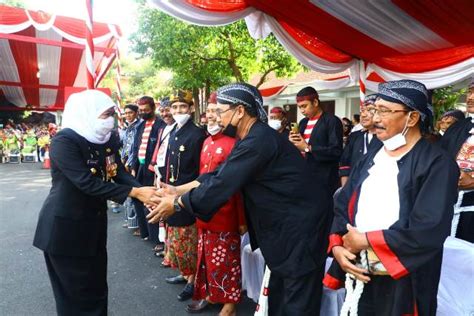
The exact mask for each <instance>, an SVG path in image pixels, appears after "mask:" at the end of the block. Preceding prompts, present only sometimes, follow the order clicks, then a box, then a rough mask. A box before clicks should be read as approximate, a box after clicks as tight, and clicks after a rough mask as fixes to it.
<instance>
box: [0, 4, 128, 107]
mask: <svg viewBox="0 0 474 316" xmlns="http://www.w3.org/2000/svg"><path fill="white" fill-rule="evenodd" d="M120 37H121V31H120V29H119V28H118V27H117V26H116V25H112V24H104V23H94V27H93V36H92V39H93V43H94V46H95V54H94V59H93V69H94V73H95V77H96V79H95V86H97V84H98V83H99V82H100V80H102V78H103V76H104V75H105V73H106V72H107V70H108V67H110V65H111V62H112V61H113V60H114V58H115V51H116V45H117V40H118V39H119V38H120ZM85 44H86V32H85V22H84V21H82V20H78V19H75V18H69V17H64V16H57V15H50V14H47V13H44V12H40V11H38V12H36V11H29V10H24V9H20V8H14V7H9V6H4V5H0V60H1V63H0V89H1V90H2V91H3V95H4V96H5V98H6V99H7V100H8V101H9V102H10V103H12V104H14V105H16V106H20V107H24V106H25V105H27V104H29V105H32V106H34V107H37V106H41V107H47V106H52V105H54V106H57V107H61V106H64V87H86V85H87V76H86V73H87V72H86V61H85V59H86V58H85V52H84V47H85Z"/></svg>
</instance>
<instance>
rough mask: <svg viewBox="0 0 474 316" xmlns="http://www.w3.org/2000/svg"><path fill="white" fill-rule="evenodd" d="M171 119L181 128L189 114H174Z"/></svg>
mask: <svg viewBox="0 0 474 316" xmlns="http://www.w3.org/2000/svg"><path fill="white" fill-rule="evenodd" d="M173 118H174V120H175V121H176V123H178V126H183V125H184V124H186V123H187V122H188V121H189V119H190V118H191V114H174V115H173Z"/></svg>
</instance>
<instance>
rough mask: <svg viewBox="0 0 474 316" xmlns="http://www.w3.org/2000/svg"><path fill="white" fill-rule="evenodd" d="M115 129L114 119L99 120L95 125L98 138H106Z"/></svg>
mask: <svg viewBox="0 0 474 316" xmlns="http://www.w3.org/2000/svg"><path fill="white" fill-rule="evenodd" d="M113 128H114V118H113V117H108V118H106V119H97V120H96V122H95V124H94V132H95V134H96V135H97V136H100V137H105V136H107V134H109V133H110V132H111V131H112V129H113Z"/></svg>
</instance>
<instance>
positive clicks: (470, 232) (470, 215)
mask: <svg viewBox="0 0 474 316" xmlns="http://www.w3.org/2000/svg"><path fill="white" fill-rule="evenodd" d="M456 237H457V238H459V239H463V240H465V241H469V242H471V243H474V212H461V214H460V215H459V224H458V229H457V231H456Z"/></svg>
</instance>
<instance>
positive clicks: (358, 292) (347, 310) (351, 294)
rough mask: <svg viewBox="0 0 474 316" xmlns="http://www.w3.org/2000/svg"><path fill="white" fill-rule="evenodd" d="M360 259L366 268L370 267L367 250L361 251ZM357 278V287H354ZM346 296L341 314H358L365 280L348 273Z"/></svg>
mask: <svg viewBox="0 0 474 316" xmlns="http://www.w3.org/2000/svg"><path fill="white" fill-rule="evenodd" d="M360 259H361V260H360V261H361V263H362V267H363V268H364V269H368V267H369V264H368V261H367V251H365V250H363V251H361V252H360ZM354 280H355V287H354ZM345 287H346V298H345V300H344V304H342V308H341V314H340V315H341V316H349V315H350V316H357V311H358V309H359V300H360V297H361V296H362V292H363V291H364V282H362V281H360V280H357V279H356V278H355V277H354V276H353V275H352V274H350V273H346V282H345Z"/></svg>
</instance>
